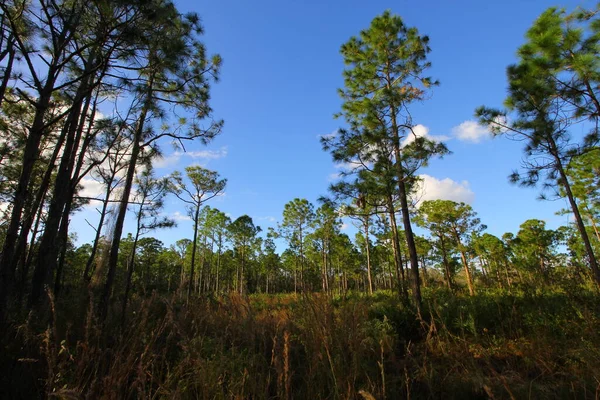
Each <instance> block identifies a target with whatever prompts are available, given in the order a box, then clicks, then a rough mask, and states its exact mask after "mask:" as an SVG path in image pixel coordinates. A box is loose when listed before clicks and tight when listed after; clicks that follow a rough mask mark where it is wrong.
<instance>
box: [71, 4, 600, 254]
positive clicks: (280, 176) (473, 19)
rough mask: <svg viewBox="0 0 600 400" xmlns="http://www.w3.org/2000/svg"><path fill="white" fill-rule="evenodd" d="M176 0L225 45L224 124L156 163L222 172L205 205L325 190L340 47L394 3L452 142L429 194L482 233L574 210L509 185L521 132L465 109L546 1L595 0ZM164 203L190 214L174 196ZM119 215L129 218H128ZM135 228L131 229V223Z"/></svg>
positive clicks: (492, 84) (417, 109) (418, 116)
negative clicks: (432, 83)
mask: <svg viewBox="0 0 600 400" xmlns="http://www.w3.org/2000/svg"><path fill="white" fill-rule="evenodd" d="M175 2H176V4H177V5H178V7H179V8H180V10H182V11H195V12H197V13H199V15H200V16H201V18H202V21H203V25H204V27H205V31H206V33H205V43H206V46H207V48H208V50H209V52H210V53H218V54H220V55H221V56H222V57H223V67H222V70H221V81H220V82H219V83H217V84H215V85H214V86H213V89H212V101H211V104H212V107H213V109H214V114H215V117H217V118H222V119H224V120H225V126H224V129H223V132H222V134H221V136H220V137H218V138H217V139H216V140H214V141H213V142H212V143H211V144H210V145H209V146H202V145H199V144H198V145H192V146H188V147H187V150H188V151H190V153H189V154H183V155H174V154H172V153H171V151H172V150H171V149H170V148H169V147H168V146H165V147H164V148H165V153H166V157H165V159H164V160H162V161H161V162H160V163H159V164H158V167H159V168H158V169H157V173H158V174H160V175H166V174H168V173H170V172H171V171H173V170H175V169H179V170H183V168H184V167H185V166H187V165H190V164H193V163H197V164H201V165H203V166H205V167H207V168H209V169H213V170H216V171H218V172H219V173H220V174H221V175H222V176H223V177H225V178H227V179H228V186H227V189H226V193H225V196H222V197H219V198H216V199H213V200H212V201H211V202H210V203H209V205H211V206H212V207H216V208H219V209H220V210H222V211H224V212H226V213H228V214H230V215H231V217H232V218H233V219H235V218H237V217H239V216H240V215H243V214H248V215H250V216H251V217H252V218H253V219H254V221H255V224H258V225H260V226H262V227H263V229H265V230H266V228H267V227H269V226H275V225H276V223H277V221H279V220H280V219H281V214H282V211H283V207H284V204H285V203H286V202H288V201H290V200H292V199H293V198H295V197H303V198H306V199H308V200H309V201H311V202H314V203H316V199H317V198H318V197H319V196H321V195H324V194H327V187H328V185H329V183H330V182H331V176H332V175H333V174H335V173H336V171H338V169H337V168H336V167H335V166H334V164H333V163H332V161H331V158H330V155H329V154H328V153H325V152H323V151H322V150H321V145H320V143H319V139H318V137H319V135H324V134H329V133H331V132H334V131H335V130H336V129H337V128H338V127H340V126H341V124H342V121H340V120H335V119H334V118H333V114H334V113H336V112H338V111H339V109H340V104H341V102H340V99H339V97H338V95H337V88H340V87H341V86H342V85H343V81H342V70H343V68H344V67H343V62H342V58H341V56H340V54H339V48H340V46H341V44H342V43H344V42H346V41H347V40H348V39H349V38H350V37H351V36H353V35H356V34H358V33H359V32H360V30H361V29H365V28H367V27H368V26H369V24H370V21H371V20H372V19H373V18H374V17H375V16H376V15H378V14H381V13H382V12H383V11H384V10H386V9H389V10H391V11H392V12H393V13H395V14H398V15H400V16H401V17H402V18H403V19H404V22H405V23H406V24H407V25H409V26H415V27H417V28H418V29H419V31H420V32H421V34H427V35H429V37H430V45H431V49H432V51H431V53H430V57H429V59H430V60H431V62H432V65H433V66H432V68H431V69H430V75H431V76H432V77H434V78H436V79H439V81H440V83H441V85H440V86H439V87H437V88H435V90H434V92H433V96H432V98H431V99H430V100H428V101H426V102H423V103H422V104H415V105H414V106H413V107H412V114H413V119H414V122H415V123H417V124H420V125H422V126H421V127H420V128H419V129H421V131H422V132H428V134H429V135H433V136H445V137H446V138H447V141H446V143H447V145H448V147H449V148H450V150H451V151H452V152H453V154H451V155H449V156H447V157H445V158H444V159H443V160H435V161H433V162H432V163H431V165H430V166H429V167H428V168H426V169H424V170H423V171H422V173H423V174H426V175H428V176H427V177H425V181H426V187H425V190H426V194H425V196H426V198H450V199H453V200H462V201H466V202H469V203H470V204H471V205H472V206H473V208H474V209H475V210H476V211H477V212H478V213H479V216H480V218H481V220H482V222H483V223H484V224H486V225H487V226H488V232H490V233H493V234H496V235H502V234H503V233H504V232H508V231H511V232H516V231H517V230H518V227H519V225H520V224H521V223H522V222H523V221H525V220H526V219H529V218H539V219H543V220H546V221H547V222H548V225H549V227H552V228H556V227H558V226H559V225H562V224H565V223H566V222H568V218H569V217H568V216H556V215H555V214H554V213H555V211H556V210H558V209H560V208H565V206H566V203H565V202H564V201H563V200H559V201H554V202H541V201H538V200H536V197H537V195H538V191H537V190H535V189H523V188H519V187H515V186H513V185H511V184H509V182H508V179H507V176H508V174H509V173H510V172H511V170H512V169H514V168H516V167H518V165H519V162H520V160H521V157H522V152H521V144H520V143H515V142H510V141H508V140H507V139H503V138H496V139H493V140H492V139H491V138H489V136H488V135H487V134H486V132H485V131H484V130H482V129H481V128H480V127H477V126H475V125H474V124H473V123H471V122H469V121H472V120H473V112H474V109H475V108H476V107H477V106H479V105H482V104H485V105H488V106H500V105H501V104H502V101H503V99H504V97H505V94H506V79H505V69H506V66H507V65H509V64H510V63H512V62H514V61H515V52H516V50H517V48H518V46H519V45H520V44H522V43H523V41H524V34H525V32H526V30H527V29H528V27H529V26H530V25H531V24H532V22H533V21H534V19H535V18H536V17H537V16H538V15H539V14H540V13H541V12H542V11H544V10H545V9H546V8H547V7H550V6H553V5H560V6H562V7H566V8H567V9H568V10H572V9H573V8H575V7H576V6H586V7H590V6H592V5H593V3H592V2H589V1H563V2H561V3H554V2H548V1H530V0H520V1H516V0H509V1H481V0H477V1H475V0H473V1H442V0H436V1H422V2H415V1H375V0H370V1H355V0H343V1H342V0H334V1H333V0H328V1H316V0H310V1H296V2H292V1H289V0H288V1H282V0H279V1H274V0H268V1H267V0H257V1H254V2H250V1H244V0H237V1H231V0H221V1H213V2H197V1H190V0H175ZM165 213H166V214H170V215H174V216H183V215H185V209H184V207H183V205H181V204H180V203H178V202H177V200H176V199H175V198H171V199H170V200H169V201H168V206H167V208H166V209H165ZM96 218H97V217H96V215H95V211H93V207H88V208H87V209H86V210H84V211H83V212H80V213H79V214H77V215H76V216H75V217H74V220H73V226H74V228H75V229H74V230H75V231H76V232H77V234H78V242H79V243H85V242H88V241H90V240H91V239H92V238H93V231H92V229H91V228H90V227H89V226H88V225H87V224H86V223H85V222H84V220H85V219H88V220H89V221H90V222H93V221H95V219H96ZM130 227H131V225H128V226H126V229H125V231H126V232H127V231H128V230H130V229H131V228H130ZM128 228H129V229H128ZM191 231H192V224H191V222H190V221H187V220H185V219H183V218H181V220H180V221H179V224H178V227H177V228H174V229H170V230H163V231H157V232H154V233H151V234H150V235H152V236H155V237H157V238H158V239H160V240H162V241H163V242H164V243H165V244H171V243H173V242H174V241H176V240H178V239H181V238H186V237H191Z"/></svg>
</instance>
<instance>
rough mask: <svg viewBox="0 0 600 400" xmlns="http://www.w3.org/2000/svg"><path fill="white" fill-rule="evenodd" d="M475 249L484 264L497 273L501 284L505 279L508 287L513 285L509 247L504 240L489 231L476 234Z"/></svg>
mask: <svg viewBox="0 0 600 400" xmlns="http://www.w3.org/2000/svg"><path fill="white" fill-rule="evenodd" d="M473 250H474V251H475V254H477V255H478V256H479V257H480V259H481V262H482V264H484V266H485V267H486V268H487V269H488V270H489V271H491V272H492V273H494V274H495V275H496V279H497V280H498V283H499V284H500V285H502V283H503V280H504V279H506V285H507V286H508V287H510V286H511V285H512V280H511V277H510V271H509V268H508V249H507V248H506V245H505V244H504V242H503V241H502V240H500V239H499V238H498V237H496V236H494V235H491V234H489V233H484V234H483V235H475V236H474V237H473Z"/></svg>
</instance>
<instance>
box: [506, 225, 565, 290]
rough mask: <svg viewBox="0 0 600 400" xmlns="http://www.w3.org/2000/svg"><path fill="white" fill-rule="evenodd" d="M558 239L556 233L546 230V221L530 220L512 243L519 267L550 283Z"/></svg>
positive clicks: (521, 227) (522, 226)
mask: <svg viewBox="0 0 600 400" xmlns="http://www.w3.org/2000/svg"><path fill="white" fill-rule="evenodd" d="M557 239H558V236H557V233H556V231H554V230H551V229H546V223H545V222H544V221H541V220H538V219H529V220H527V221H525V222H523V223H522V224H521V226H519V232H518V233H517V236H516V237H515V238H514V240H513V241H512V247H513V251H514V254H515V256H516V258H517V262H518V264H519V266H520V267H521V268H522V269H523V270H524V271H525V272H527V273H528V274H529V275H533V276H535V275H537V276H540V277H542V278H543V280H544V281H545V282H548V281H549V277H550V267H551V266H552V265H553V263H554V260H555V258H556V253H555V252H556V248H555V246H556V244H557ZM536 272H537V274H535V273H536Z"/></svg>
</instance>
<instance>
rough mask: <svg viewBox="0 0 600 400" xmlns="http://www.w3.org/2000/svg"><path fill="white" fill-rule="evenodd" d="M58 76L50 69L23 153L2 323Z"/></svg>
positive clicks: (2, 264)
mask: <svg viewBox="0 0 600 400" xmlns="http://www.w3.org/2000/svg"><path fill="white" fill-rule="evenodd" d="M57 72H58V71H57V69H56V67H55V66H54V65H52V66H50V68H49V70H48V75H47V78H46V83H45V84H44V87H43V88H42V90H40V92H39V99H38V102H37V106H36V111H35V115H34V118H33V123H32V125H31V128H30V129H29V135H28V136H27V140H26V142H25V148H24V150H23V159H22V160H23V163H22V167H21V173H20V175H19V180H18V182H17V188H16V190H15V194H14V197H13V202H12V210H11V215H10V220H9V223H8V227H7V229H6V235H5V238H4V245H3V247H2V255H1V256H0V321H1V320H2V319H3V315H4V307H5V306H6V302H7V300H8V292H9V290H10V288H11V286H12V284H13V281H14V275H15V267H16V265H17V263H16V260H17V259H18V257H15V250H16V249H15V245H16V243H17V240H18V238H19V228H20V225H21V222H22V220H21V217H22V213H23V209H24V207H25V204H26V202H27V199H28V198H29V190H28V188H29V183H30V181H31V173H32V171H33V168H34V165H35V163H36V161H37V160H38V155H39V148H40V143H41V140H42V137H43V136H44V134H45V133H46V132H47V129H48V127H47V126H46V124H45V120H44V118H45V116H46V113H47V111H48V108H49V107H50V99H51V98H52V93H53V92H54V84H55V82H56V78H57Z"/></svg>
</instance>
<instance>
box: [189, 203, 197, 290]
mask: <svg viewBox="0 0 600 400" xmlns="http://www.w3.org/2000/svg"><path fill="white" fill-rule="evenodd" d="M199 216H200V203H197V204H196V210H195V211H194V239H193V240H192V265H191V267H190V283H189V287H188V299H189V298H190V296H191V295H192V291H193V290H194V264H195V263H196V248H197V247H198V245H197V241H198V218H199Z"/></svg>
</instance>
